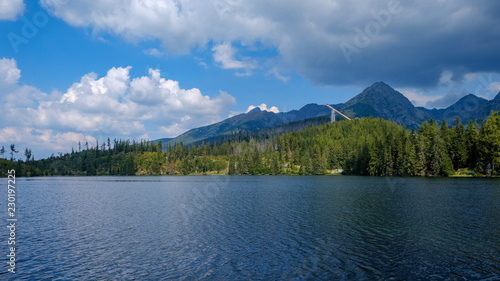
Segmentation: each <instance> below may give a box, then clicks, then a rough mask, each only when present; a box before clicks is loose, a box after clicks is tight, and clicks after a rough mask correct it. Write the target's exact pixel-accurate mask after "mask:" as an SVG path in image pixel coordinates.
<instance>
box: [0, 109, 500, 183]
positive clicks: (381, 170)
mask: <svg viewBox="0 0 500 281" xmlns="http://www.w3.org/2000/svg"><path fill="white" fill-rule="evenodd" d="M8 148H9V147H8ZM18 152H19V151H17V150H16V148H15V144H11V145H10V151H6V149H5V147H4V146H2V148H1V149H0V154H1V155H2V156H3V157H4V156H5V154H6V153H8V154H10V160H9V159H0V173H1V174H2V176H5V175H6V173H7V170H8V169H15V170H16V175H17V176H26V177H31V176H54V175H61V176H66V175H68V176H69V175H89V176H90V175H92V176H93V175H190V174H193V175H202V174H229V175H326V174H334V173H342V174H346V175H366V176H450V175H457V174H459V173H464V174H475V175H476V176H496V175H498V174H499V168H498V164H499V163H500V117H499V115H498V111H497V112H492V113H491V115H490V116H489V117H488V118H487V119H486V120H482V121H481V122H480V123H477V122H476V121H470V122H468V123H467V125H465V126H464V125H463V124H462V123H461V122H460V120H459V119H458V118H457V119H456V120H455V122H454V124H451V126H449V125H448V124H447V123H446V122H445V121H444V120H443V121H442V122H441V124H438V123H437V122H436V121H433V120H430V121H424V122H423V123H422V124H421V126H420V128H419V129H418V130H407V129H406V128H405V127H404V126H401V125H398V124H396V123H394V122H391V121H388V120H383V119H380V118H361V119H355V120H349V121H347V120H344V121H339V122H335V123H323V124H320V125H310V124H309V125H308V126H307V127H306V128H304V129H302V130H299V131H288V132H285V131H283V130H268V131H266V132H265V133H262V132H261V133H255V134H241V132H240V133H237V134H234V135H233V136H232V137H229V138H226V140H225V141H212V142H202V143H199V144H197V145H191V146H189V147H186V146H185V145H183V144H182V143H177V144H175V145H171V144H170V143H167V144H162V143H161V141H159V142H158V143H152V142H148V141H140V142H137V141H130V140H113V141H111V140H110V139H107V141H106V142H104V143H102V144H101V145H99V144H98V143H97V144H95V145H94V146H91V145H89V144H88V143H86V144H85V145H84V147H83V149H82V147H81V145H80V144H79V145H78V150H77V151H75V150H74V149H72V152H71V153H66V154H62V153H59V155H57V156H54V155H52V156H51V157H49V158H47V159H41V160H34V159H33V155H32V153H31V150H30V149H28V148H26V149H25V151H24V156H25V158H26V159H25V160H20V159H18V160H17V161H14V156H15V154H17V153H18ZM6 158H8V157H6Z"/></svg>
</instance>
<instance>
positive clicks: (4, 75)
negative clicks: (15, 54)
mask: <svg viewBox="0 0 500 281" xmlns="http://www.w3.org/2000/svg"><path fill="white" fill-rule="evenodd" d="M19 78H21V70H19V69H18V68H17V62H16V61H15V60H14V59H7V58H2V59H0V85H10V84H16V83H17V81H18V80H19Z"/></svg>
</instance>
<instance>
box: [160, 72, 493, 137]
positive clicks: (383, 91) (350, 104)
mask: <svg viewBox="0 0 500 281" xmlns="http://www.w3.org/2000/svg"><path fill="white" fill-rule="evenodd" d="M332 106H333V107H334V108H335V109H337V110H340V111H341V112H342V113H344V114H345V115H347V116H348V117H350V118H361V117H379V118H383V119H387V120H391V121H393V122H396V123H398V124H400V125H405V126H406V127H407V128H408V129H417V128H419V127H420V125H421V124H422V122H423V121H424V120H430V119H433V120H435V121H437V122H441V121H442V120H443V119H445V120H446V122H447V123H448V124H450V125H451V124H453V123H454V121H455V119H456V117H457V116H458V117H459V118H460V120H461V121H462V123H467V122H468V121H469V120H480V119H486V117H488V115H489V114H490V112H491V111H492V110H499V109H500V92H499V93H498V95H497V96H496V97H495V98H494V99H493V100H490V101H488V100H486V99H483V98H480V97H477V96H475V95H473V94H469V95H467V96H464V97H463V98H461V99H460V100H459V101H457V102H456V103H455V104H453V105H451V106H449V107H448V108H444V109H427V108H423V107H415V106H413V104H412V103H411V102H410V101H409V100H408V99H407V98H406V97H405V96H404V95H403V94H401V93H400V92H398V91H396V90H394V89H393V88H392V87H390V86H389V85H387V84H385V83H384V82H376V83H374V84H373V85H371V86H370V87H368V88H366V89H364V90H363V91H362V92H361V93H360V94H358V95H357V96H355V97H353V98H352V99H350V100H348V101H347V102H346V103H345V104H334V105H332ZM325 115H330V109H329V108H327V107H326V106H324V105H318V104H314V103H311V104H308V105H305V106H304V107H302V108H301V109H299V110H292V111H289V112H280V113H272V112H268V111H261V110H260V109H259V108H255V109H253V110H252V111H250V112H248V113H243V114H239V115H236V116H233V117H230V118H228V119H225V120H223V121H221V122H218V123H215V124H212V125H208V126H204V127H200V128H195V129H192V130H189V131H187V132H185V133H184V134H182V135H180V136H178V137H176V138H174V139H162V142H163V143H166V141H170V142H171V143H178V142H182V143H183V144H185V145H187V144H191V143H197V142H200V141H202V140H206V139H210V140H215V139H217V138H221V137H225V136H230V135H232V134H234V133H237V132H241V131H244V132H256V131H259V130H264V129H269V128H273V127H276V126H282V125H284V124H288V123H291V122H299V121H303V120H306V119H311V118H315V117H319V116H325ZM293 127H294V128H300V125H299V126H293Z"/></svg>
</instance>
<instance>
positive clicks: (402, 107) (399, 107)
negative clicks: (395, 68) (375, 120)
mask: <svg viewBox="0 0 500 281" xmlns="http://www.w3.org/2000/svg"><path fill="white" fill-rule="evenodd" d="M340 109H341V111H342V112H343V113H344V114H346V115H347V116H350V117H380V118H383V119H388V120H391V121H394V122H396V123H398V124H405V125H406V126H407V127H411V128H413V127H418V126H420V124H421V123H422V122H423V121H424V120H425V119H427V118H429V117H430V115H429V114H428V113H427V112H425V111H420V110H418V109H416V108H415V107H414V106H413V104H412V103H411V102H410V101H409V100H408V99H407V98H406V97H405V96H404V95H403V94H401V93H400V92H398V91H396V90H394V89H393V88H391V87H390V86H389V85H387V84H385V83H384V82H377V83H375V84H373V85H371V86H370V87H368V88H366V89H365V90H364V91H363V92H361V93H360V94H359V95H357V96H355V97H353V98H352V99H350V100H349V101H347V102H346V103H345V104H344V105H343V106H341V107H340Z"/></svg>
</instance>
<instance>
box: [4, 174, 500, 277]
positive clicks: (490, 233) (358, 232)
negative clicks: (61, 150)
mask: <svg viewBox="0 0 500 281" xmlns="http://www.w3.org/2000/svg"><path fill="white" fill-rule="evenodd" d="M498 183H499V181H497V180H484V179H471V180H466V181H464V180H463V179H432V180H429V179H413V178H412V179H404V180H402V181H401V182H400V184H399V186H397V187H396V188H392V189H391V187H389V186H388V185H387V181H386V180H385V179H383V178H364V177H226V178H222V177H219V178H218V177H140V178H139V177H138V178H135V177H104V178H103V177H88V178H78V177H75V178H43V179H29V180H23V179H21V180H19V184H18V185H17V186H18V187H19V194H18V196H19V197H18V200H19V204H20V206H21V207H20V211H19V214H20V217H19V218H20V219H19V232H18V235H19V241H20V245H19V248H18V255H19V259H18V266H19V270H20V273H19V275H17V278H18V279H20V280H32V279H37V280H44V279H46V280H49V279H50V280H53V279H55V280H58V279H59V280H82V279H89V280H131V279H137V280H158V279H180V280H195V279H207V280H248V279H263V280H276V279H285V280H309V279H311V280H312V279H323V280H332V279H333V280H361V279H366V280H407V279H414V280H419V279H420V280H427V279H451V280H455V279H468V280H485V279H486V280H487V279H490V280H495V279H500V236H499V235H498V233H500V226H499V224H498V222H499V221H500V207H499V206H500V204H498V202H499V201H500V188H499V186H500V185H499V184H498ZM3 231H4V234H5V230H3ZM1 278H2V277H0V279H1Z"/></svg>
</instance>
